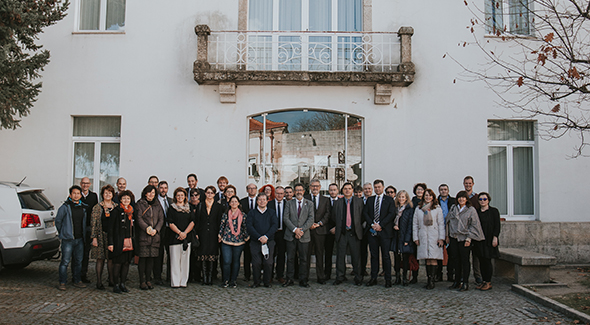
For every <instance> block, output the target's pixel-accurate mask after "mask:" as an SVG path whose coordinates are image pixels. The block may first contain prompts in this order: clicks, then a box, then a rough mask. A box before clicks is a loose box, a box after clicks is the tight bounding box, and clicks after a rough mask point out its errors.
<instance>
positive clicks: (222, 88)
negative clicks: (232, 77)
mask: <svg viewBox="0 0 590 325" xmlns="http://www.w3.org/2000/svg"><path fill="white" fill-rule="evenodd" d="M219 101H220V102H221V103H224V104H235V103H236V84H235V83H233V82H220V83H219Z"/></svg>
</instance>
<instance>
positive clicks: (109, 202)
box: [90, 185, 117, 290]
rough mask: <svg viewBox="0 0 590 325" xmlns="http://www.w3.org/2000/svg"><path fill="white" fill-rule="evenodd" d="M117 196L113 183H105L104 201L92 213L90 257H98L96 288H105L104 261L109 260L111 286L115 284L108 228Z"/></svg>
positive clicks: (102, 193) (108, 268) (102, 192)
mask: <svg viewBox="0 0 590 325" xmlns="http://www.w3.org/2000/svg"><path fill="white" fill-rule="evenodd" d="M114 196H115V189H114V188H113V187H112V186H111V185H105V186H103V187H102V189H101V190H100V197H101V198H102V202H100V203H99V204H97V205H95V206H94V208H92V215H91V217H90V228H91V232H90V239H91V240H92V248H91V251H90V257H91V258H95V259H96V289H98V290H104V289H105V288H104V285H103V284H102V271H103V270H104V261H105V260H107V270H108V272H109V286H111V287H112V286H114V284H113V260H111V259H107V257H108V256H107V255H108V254H107V253H108V251H109V250H108V242H107V230H108V228H109V220H110V216H111V212H112V211H113V209H114V208H116V207H117V203H115V202H113V197H114Z"/></svg>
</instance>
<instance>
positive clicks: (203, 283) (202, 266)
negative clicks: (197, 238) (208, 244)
mask: <svg viewBox="0 0 590 325" xmlns="http://www.w3.org/2000/svg"><path fill="white" fill-rule="evenodd" d="M206 265H207V262H205V261H203V262H202V263H201V269H202V274H201V285H206V284H207V277H206V276H205V274H207V267H206Z"/></svg>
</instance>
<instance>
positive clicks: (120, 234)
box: [107, 190, 134, 293]
mask: <svg viewBox="0 0 590 325" xmlns="http://www.w3.org/2000/svg"><path fill="white" fill-rule="evenodd" d="M133 201H134V196H133V193H132V192H131V191H129V190H125V191H122V192H120V193H119V203H120V204H119V206H118V207H116V208H114V209H113V211H112V213H111V216H110V218H112V219H111V220H110V222H109V231H108V232H107V237H108V242H109V246H108V250H109V252H110V253H109V258H111V259H112V260H113V281H114V282H115V286H114V287H113V292H114V293H121V292H129V290H128V289H127V287H126V286H125V281H127V274H128V273H129V261H130V260H131V257H133V232H134V229H133V207H132V206H131V202H133Z"/></svg>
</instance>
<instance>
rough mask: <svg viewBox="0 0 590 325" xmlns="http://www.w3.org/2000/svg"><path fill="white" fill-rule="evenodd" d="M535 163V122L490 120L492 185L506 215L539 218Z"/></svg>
mask: <svg viewBox="0 0 590 325" xmlns="http://www.w3.org/2000/svg"><path fill="white" fill-rule="evenodd" d="M535 165H536V158H535V124H534V122H532V121H504V120H489V121H488V186H489V192H490V195H491V196H492V202H491V205H492V206H493V207H496V208H497V209H498V210H499V211H500V214H501V215H502V216H503V217H506V218H509V219H511V220H534V219H535V215H536V213H535V188H536V175H535V174H536V173H535Z"/></svg>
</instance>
